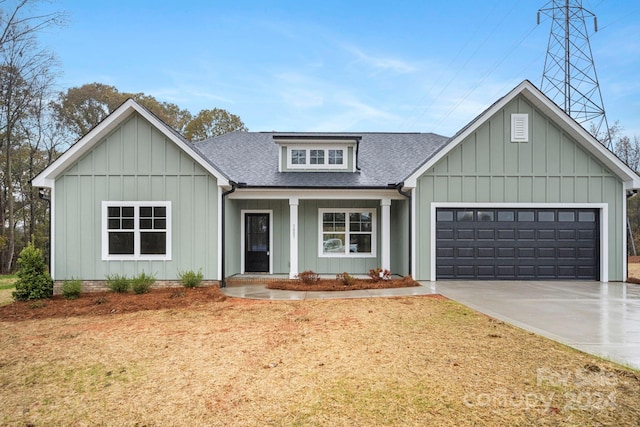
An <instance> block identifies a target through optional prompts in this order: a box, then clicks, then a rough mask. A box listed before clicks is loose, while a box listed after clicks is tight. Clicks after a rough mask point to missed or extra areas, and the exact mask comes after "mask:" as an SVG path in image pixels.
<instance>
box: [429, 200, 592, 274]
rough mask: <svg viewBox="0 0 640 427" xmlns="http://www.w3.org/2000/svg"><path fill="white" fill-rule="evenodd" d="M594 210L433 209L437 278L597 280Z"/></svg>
mask: <svg viewBox="0 0 640 427" xmlns="http://www.w3.org/2000/svg"><path fill="white" fill-rule="evenodd" d="M599 223H600V220H599V210H598V209H547V208H544V209H534V208H522V209H507V208H504V209H503V208H500V209H493V208H464V207H461V208H438V209H436V279H467V280H469V279H471V280H473V279H478V280H491V279H498V280H553V279H586V280H599V279H600V277H599V276H600V269H599V265H600V262H599V257H600V253H599V252H600V242H599V236H600V232H599Z"/></svg>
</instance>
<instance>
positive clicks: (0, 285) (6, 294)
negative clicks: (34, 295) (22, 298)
mask: <svg viewBox="0 0 640 427" xmlns="http://www.w3.org/2000/svg"><path fill="white" fill-rule="evenodd" d="M15 281H16V276H15V275H11V276H0V306H3V305H6V304H9V303H11V302H12V301H13V296H12V293H13V291H14V290H15V287H14V285H13V284H14V283H15Z"/></svg>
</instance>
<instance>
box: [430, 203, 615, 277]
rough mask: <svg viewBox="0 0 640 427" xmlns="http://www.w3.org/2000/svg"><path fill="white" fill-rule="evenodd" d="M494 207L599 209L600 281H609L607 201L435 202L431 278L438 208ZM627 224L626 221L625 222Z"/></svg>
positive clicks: (433, 274)
mask: <svg viewBox="0 0 640 427" xmlns="http://www.w3.org/2000/svg"><path fill="white" fill-rule="evenodd" d="M438 208H471V209H478V208H493V209H598V210H599V211H600V215H599V216H600V224H599V225H600V236H599V239H600V281H602V282H608V281H609V227H608V224H609V206H608V205H607V204H606V203H480V202H473V203H457V202H433V203H431V208H430V209H431V210H430V216H431V220H430V224H429V227H430V230H431V231H430V236H431V241H430V242H429V243H430V252H431V253H430V257H429V266H430V268H429V280H430V281H432V282H435V281H436V209H438ZM625 224H626V223H625Z"/></svg>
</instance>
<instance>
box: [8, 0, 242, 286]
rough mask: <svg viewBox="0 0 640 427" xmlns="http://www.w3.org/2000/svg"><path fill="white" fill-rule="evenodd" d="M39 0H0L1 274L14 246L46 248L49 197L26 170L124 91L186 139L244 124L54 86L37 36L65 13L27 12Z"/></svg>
mask: <svg viewBox="0 0 640 427" xmlns="http://www.w3.org/2000/svg"><path fill="white" fill-rule="evenodd" d="M39 2H40V0H18V1H13V2H7V1H6V0H0V274H6V273H10V272H12V271H13V270H15V268H16V259H17V254H19V253H20V251H21V250H22V248H24V247H25V246H27V244H28V243H29V242H30V241H33V242H34V244H35V246H36V247H39V248H42V249H45V250H46V249H47V248H48V239H49V234H48V230H49V223H48V221H49V216H48V209H49V205H48V202H47V200H44V199H41V198H40V197H39V194H38V189H37V188H35V189H34V188H32V187H31V184H30V180H31V178H33V177H34V176H35V175H37V174H38V173H39V172H41V171H42V170H43V169H44V168H46V167H47V166H48V165H49V164H51V162H53V161H54V160H55V159H56V158H57V157H58V156H59V155H60V154H62V153H63V152H64V150H65V149H66V148H68V147H69V145H70V144H72V143H73V142H75V141H77V140H78V139H79V138H81V137H82V136H84V135H85V134H86V133H87V132H89V131H90V130H91V129H92V128H93V127H94V126H96V125H97V124H98V123H100V121H102V120H103V119H104V118H105V117H106V116H107V115H109V114H110V113H111V112H112V111H114V110H115V109H116V108H117V107H118V106H120V105H121V104H122V103H123V102H124V101H126V100H127V99H129V98H132V99H134V100H136V101H137V102H139V103H140V104H141V105H142V106H144V107H145V108H147V109H148V110H149V111H151V112H152V113H153V114H155V115H156V116H157V117H158V118H159V119H161V120H163V121H164V122H165V123H167V124H168V125H169V126H171V127H173V128H174V129H176V130H177V131H178V132H180V133H181V134H182V135H183V136H184V137H185V138H187V139H188V140H191V141H199V140H203V139H206V138H210V137H213V136H216V135H221V134H223V133H226V132H231V131H235V130H247V128H246V127H245V125H244V123H243V122H242V120H241V119H240V117H238V116H237V115H234V114H231V113H229V112H228V111H226V110H223V109H220V108H212V109H204V110H202V111H200V112H199V113H198V114H196V115H193V114H191V113H190V112H189V111H188V110H186V109H183V108H180V107H179V106H177V105H176V104H173V103H169V102H161V101H158V100H157V99H155V98H154V97H153V96H150V95H146V94H144V93H127V92H120V91H119V90H118V89H117V88H116V87H114V86H109V85H105V84H101V83H88V84H85V85H82V86H79V87H73V88H70V89H67V90H66V91H63V92H56V91H55V89H54V88H55V83H56V78H57V76H58V73H59V63H58V61H57V60H56V57H55V55H54V54H53V53H52V52H50V51H48V50H47V49H45V48H43V47H42V46H41V44H40V41H39V36H40V35H41V34H42V32H43V31H44V30H48V29H51V28H52V27H58V26H62V25H64V23H65V22H66V19H67V18H66V16H65V14H64V13H61V12H52V13H42V14H38V13H37V12H34V11H37V9H38V7H37V6H38V3H39Z"/></svg>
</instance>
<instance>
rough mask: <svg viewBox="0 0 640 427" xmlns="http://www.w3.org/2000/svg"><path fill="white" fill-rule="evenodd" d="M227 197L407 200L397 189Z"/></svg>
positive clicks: (256, 191)
mask: <svg viewBox="0 0 640 427" xmlns="http://www.w3.org/2000/svg"><path fill="white" fill-rule="evenodd" d="M227 197H229V198H230V199H237V200H249V199H263V200H277V199H290V198H292V197H295V198H297V199H299V200H305V199H307V200H309V199H314V200H380V199H391V200H405V199H406V197H405V196H403V195H402V194H400V193H398V191H397V190H395V189H389V190H386V189H380V190H376V189H373V190H367V189H362V190H358V189H346V190H345V189H317V190H316V189H307V188H301V189H288V190H283V189H277V188H273V189H271V188H264V189H260V188H247V189H244V188H238V189H237V190H236V191H235V192H233V193H231V194H229V195H228V196H227Z"/></svg>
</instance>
